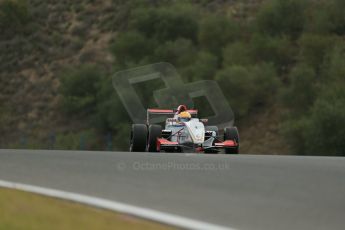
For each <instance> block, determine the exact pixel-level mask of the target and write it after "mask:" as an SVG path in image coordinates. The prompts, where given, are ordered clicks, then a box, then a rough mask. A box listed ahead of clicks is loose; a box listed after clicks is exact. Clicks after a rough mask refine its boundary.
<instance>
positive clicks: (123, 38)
mask: <svg viewBox="0 0 345 230" xmlns="http://www.w3.org/2000/svg"><path fill="white" fill-rule="evenodd" d="M153 46H154V44H153V41H152V40H150V39H148V38H146V37H145V36H144V35H143V34H141V33H139V32H137V31H129V32H124V33H121V34H119V36H118V37H117V38H116V40H115V41H114V43H113V45H112V47H111V50H112V52H113V54H114V55H115V57H116V61H117V62H118V63H119V64H122V65H124V64H126V63H130V62H134V63H135V62H139V61H140V60H141V59H143V58H144V57H145V56H149V55H152V52H153Z"/></svg>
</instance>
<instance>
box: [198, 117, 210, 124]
mask: <svg viewBox="0 0 345 230" xmlns="http://www.w3.org/2000/svg"><path fill="white" fill-rule="evenodd" d="M199 121H200V122H202V123H204V124H206V123H207V122H208V119H206V118H205V119H199Z"/></svg>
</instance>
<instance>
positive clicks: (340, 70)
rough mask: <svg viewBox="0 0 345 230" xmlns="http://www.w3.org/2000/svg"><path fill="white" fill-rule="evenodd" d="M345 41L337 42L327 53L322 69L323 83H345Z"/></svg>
mask: <svg viewBox="0 0 345 230" xmlns="http://www.w3.org/2000/svg"><path fill="white" fill-rule="evenodd" d="M344 63H345V43H344V42H342V43H338V44H336V45H335V46H334V47H333V49H331V50H329V51H328V52H327V54H326V55H325V60H324V63H323V66H322V67H323V69H322V84H323V85H327V84H329V83H336V84H339V85H344V84H345V78H344V76H345V65H344Z"/></svg>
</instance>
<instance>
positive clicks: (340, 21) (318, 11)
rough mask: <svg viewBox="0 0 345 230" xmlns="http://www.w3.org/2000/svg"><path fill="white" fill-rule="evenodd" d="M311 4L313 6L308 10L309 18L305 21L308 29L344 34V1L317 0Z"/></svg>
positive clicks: (322, 32)
mask: <svg viewBox="0 0 345 230" xmlns="http://www.w3.org/2000/svg"><path fill="white" fill-rule="evenodd" d="M313 5H314V7H312V8H311V10H310V11H311V13H310V20H308V23H307V29H308V30H309V31H312V32H315V33H319V34H326V33H332V34H337V35H344V34H345V18H344V11H345V2H344V1H342V0H329V1H319V2H315V3H314V4H313Z"/></svg>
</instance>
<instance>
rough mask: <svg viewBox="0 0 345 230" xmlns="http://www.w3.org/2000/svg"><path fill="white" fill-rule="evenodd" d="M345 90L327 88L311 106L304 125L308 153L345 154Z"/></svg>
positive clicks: (338, 87)
mask: <svg viewBox="0 0 345 230" xmlns="http://www.w3.org/2000/svg"><path fill="white" fill-rule="evenodd" d="M344 137H345V90H344V87H341V86H339V85H336V86H333V87H329V88H327V89H326V90H325V91H324V92H323V93H322V94H321V96H320V97H319V98H318V100H317V101H316V102H315V104H314V106H313V108H312V115H311V117H310V123H309V125H308V126H307V127H306V148H307V151H308V152H307V153H308V154H313V155H314V154H320V155H341V156H345V139H344Z"/></svg>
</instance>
